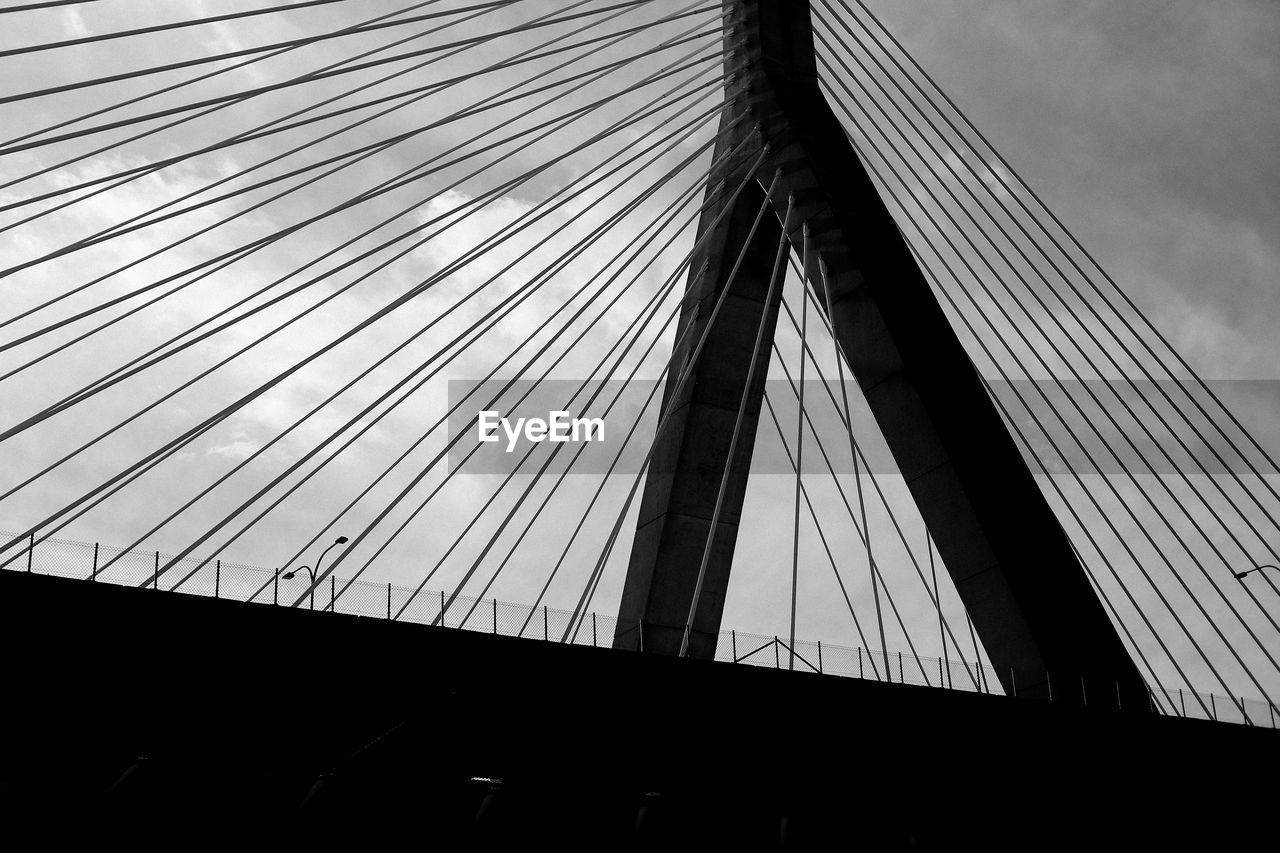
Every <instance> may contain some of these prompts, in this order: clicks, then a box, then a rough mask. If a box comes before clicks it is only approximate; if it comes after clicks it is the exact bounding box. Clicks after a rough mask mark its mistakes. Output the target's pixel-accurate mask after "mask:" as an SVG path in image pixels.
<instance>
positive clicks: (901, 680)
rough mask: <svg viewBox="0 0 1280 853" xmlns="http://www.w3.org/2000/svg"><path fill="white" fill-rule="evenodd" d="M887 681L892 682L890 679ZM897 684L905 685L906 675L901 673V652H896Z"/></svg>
mask: <svg viewBox="0 0 1280 853" xmlns="http://www.w3.org/2000/svg"><path fill="white" fill-rule="evenodd" d="M889 680H890V681H892V680H893V679H892V678H891V679H889ZM898 683H899V684H906V683H907V674H906V673H905V672H903V671H902V652H898Z"/></svg>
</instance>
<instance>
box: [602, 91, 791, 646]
mask: <svg viewBox="0 0 1280 853" xmlns="http://www.w3.org/2000/svg"><path fill="white" fill-rule="evenodd" d="M734 118H735V114H734V110H733V106H732V104H730V106H729V107H727V108H726V110H725V112H724V114H723V115H722V118H721V129H722V131H724V132H722V133H721V135H720V139H719V142H718V143H717V147H716V151H715V157H716V158H717V160H718V159H719V158H720V156H721V155H722V154H725V153H726V152H728V151H730V150H732V149H733V148H734V147H735V146H736V145H738V143H740V142H741V141H742V134H744V133H751V132H752V130H751V127H750V124H749V123H748V122H743V121H738V122H737V123H734ZM743 125H745V127H743ZM735 128H736V131H735V130H734V129H735ZM758 153H759V150H758V148H757V149H756V150H752V151H749V152H748V154H739V155H738V156H737V157H735V158H734V159H733V160H732V161H729V162H727V163H725V164H724V165H723V167H722V168H721V169H720V170H719V174H718V175H713V176H712V181H711V182H710V184H709V186H708V189H707V198H708V200H711V201H713V202H716V200H719V201H718V203H712V204H710V205H708V206H707V208H706V209H705V210H704V211H703V214H702V218H701V221H700V223H699V229H698V234H699V235H700V236H701V235H704V234H706V233H707V231H708V229H711V228H712V225H713V223H714V220H715V219H716V218H717V216H719V214H720V213H721V212H722V211H723V210H724V207H725V205H726V204H727V203H728V202H729V200H730V198H731V197H732V196H733V193H734V191H735V190H736V189H737V188H738V187H739V186H740V185H741V184H742V181H743V178H744V175H745V172H746V169H747V167H749V165H750V164H751V162H752V161H754V160H756V159H757V155H758ZM761 174H763V172H762V173H761ZM764 197H765V190H764V189H763V188H761V186H760V185H759V183H758V182H757V181H756V180H754V179H752V180H750V181H749V182H748V184H747V186H746V187H745V188H744V189H743V191H742V192H741V193H740V194H738V197H737V199H736V201H734V202H733V206H732V209H730V210H729V211H728V212H727V213H726V215H725V216H724V217H723V218H722V219H720V222H719V223H718V224H715V227H714V230H713V231H712V233H711V234H710V235H709V237H708V238H707V240H706V241H705V243H704V246H703V249H702V250H700V253H699V256H698V257H695V258H694V259H693V263H692V264H691V265H690V276H689V282H688V284H687V289H686V294H687V296H686V301H685V303H684V305H683V306H682V309H681V313H680V323H679V326H678V329H679V332H678V334H677V339H678V340H681V341H682V351H681V352H677V354H676V357H675V358H674V359H673V360H672V370H671V372H670V374H669V376H668V379H667V385H666V389H665V393H664V394H663V400H662V410H661V411H664V412H666V411H668V408H670V411H671V415H670V421H669V423H668V424H667V426H666V428H665V429H664V430H663V433H662V435H661V436H659V437H658V440H657V443H656V445H655V448H654V453H653V459H652V461H651V462H650V465H649V473H648V478H647V480H646V482H645V488H644V494H643V496H642V497H641V502H640V515H639V520H638V523H637V528H636V536H635V542H634V544H633V546H632V550H631V561H630V563H629V565H628V568H627V579H626V584H625V586H624V588H623V592H622V603H621V606H620V608H619V612H618V626H617V629H616V633H615V636H614V646H615V647H618V648H628V649H641V648H643V649H644V651H646V652H657V653H659V654H669V655H675V654H678V653H679V651H680V644H681V639H682V636H683V633H684V626H685V621H686V619H687V618H688V615H689V607H690V604H691V602H692V600H693V589H694V585H695V583H696V580H697V576H698V569H699V567H700V565H701V561H702V554H703V550H704V548H705V545H706V542H707V537H708V535H709V533H710V528H711V516H712V513H713V510H714V508H715V504H716V496H717V495H718V493H719V490H720V482H721V478H722V476H723V473H724V470H725V466H726V465H729V466H730V468H731V473H730V478H729V482H728V486H727V488H726V491H725V498H724V503H723V506H722V507H721V511H720V516H719V519H718V523H717V525H716V530H715V533H714V542H713V548H712V551H711V558H710V562H709V563H708V565H707V572H706V577H705V580H704V582H703V587H702V594H701V596H700V598H699V602H698V609H697V612H696V613H695V614H694V619H693V630H692V633H691V636H690V641H689V650H688V654H689V656H690V657H696V658H711V657H714V656H715V651H716V639H717V636H718V634H719V630H720V616H721V613H722V612H723V610H724V597H725V590H726V588H727V586H728V582H729V567H730V564H731V563H732V561H733V549H734V542H735V540H736V539H737V535H738V520H739V516H740V515H741V511H742V501H743V497H744V496H745V494H746V485H747V471H748V469H749V468H750V467H751V452H752V447H753V445H754V443H755V434H756V425H757V421H758V419H759V416H760V408H761V401H762V400H763V397H764V381H765V377H766V376H767V374H768V372H769V347H768V345H767V343H768V342H769V341H771V340H773V332H774V327H775V326H776V324H777V320H778V306H779V305H780V303H781V300H782V288H781V287H777V288H775V290H774V294H773V298H772V299H771V300H770V301H769V302H768V303H767V304H766V302H765V299H766V296H767V295H768V290H769V279H770V277H771V275H772V272H773V263H774V259H775V257H776V255H777V251H778V241H779V238H780V235H779V232H780V230H781V225H780V223H779V221H778V215H777V214H776V213H775V212H774V211H769V212H767V213H766V214H765V216H764V217H763V218H762V219H761V221H760V225H759V226H758V227H757V228H756V231H755V234H754V236H753V237H752V239H751V242H750V243H749V244H748V243H747V237H748V235H749V233H750V231H751V226H752V223H753V222H754V221H755V219H756V216H757V214H758V213H759V210H760V207H761V205H762V204H763V202H764ZM775 200H776V194H775ZM739 254H743V261H742V263H741V265H740V266H739V268H738V272H737V275H736V277H734V279H733V281H732V286H731V287H730V289H729V294H728V296H727V297H726V298H725V301H724V305H723V306H722V307H721V309H720V313H719V315H718V316H717V317H716V321H715V323H714V324H713V325H712V327H711V329H710V331H709V332H707V336H706V343H705V344H704V346H703V349H702V354H701V356H700V357H699V359H698V362H697V364H696V365H695V366H694V369H693V372H692V374H691V376H690V378H689V379H688V380H687V381H686V382H685V384H684V387H683V389H682V390H681V392H680V394H679V396H678V397H677V398H675V399H673V398H672V394H673V392H674V391H675V385H676V381H677V379H678V377H679V375H680V373H681V372H683V370H684V366H685V364H686V363H687V362H688V359H689V357H690V356H691V355H692V350H693V349H694V347H695V346H696V345H697V342H698V340H699V339H700V338H701V337H702V335H703V333H704V330H706V327H707V321H708V320H709V318H710V315H711V312H712V309H713V308H714V306H715V304H716V301H717V300H718V299H719V298H720V294H721V293H722V292H723V291H724V289H725V287H726V285H727V284H728V283H729V281H728V279H729V275H730V272H731V271H732V269H733V267H734V263H735V261H737V259H738V256H739ZM762 320H763V322H764V324H765V337H764V341H765V342H766V345H765V346H763V347H761V352H760V353H759V354H758V357H757V359H756V362H757V363H756V368H755V371H754V374H753V378H752V382H751V387H750V388H745V386H746V381H747V374H748V372H750V367H751V357H752V350H753V344H754V342H755V338H756V333H757V330H758V329H759V326H760V323H761V321H762ZM744 389H745V391H746V393H747V397H748V399H747V407H746V414H745V416H744V418H743V424H742V431H741V435H740V436H739V438H738V444H737V448H736V451H735V452H734V456H733V459H729V458H728V456H729V444H730V438H731V436H732V434H733V428H734V423H735V421H736V420H737V414H738V408H739V405H740V404H741V401H742V394H743V392H744Z"/></svg>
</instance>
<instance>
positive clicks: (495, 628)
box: [493, 598, 498, 634]
mask: <svg viewBox="0 0 1280 853" xmlns="http://www.w3.org/2000/svg"><path fill="white" fill-rule="evenodd" d="M493 633H495V634H496V633H498V599H496V598H495V599H494V600H493Z"/></svg>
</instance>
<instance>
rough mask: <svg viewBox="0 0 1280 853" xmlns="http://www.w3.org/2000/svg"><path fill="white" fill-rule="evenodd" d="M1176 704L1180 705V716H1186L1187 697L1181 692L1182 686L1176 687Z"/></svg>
mask: <svg viewBox="0 0 1280 853" xmlns="http://www.w3.org/2000/svg"><path fill="white" fill-rule="evenodd" d="M1178 704H1179V705H1181V706H1182V716H1183V717H1186V716H1187V697H1186V695H1185V694H1184V693H1183V692H1182V688H1181V687H1179V688H1178Z"/></svg>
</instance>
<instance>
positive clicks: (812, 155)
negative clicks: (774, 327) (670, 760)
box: [617, 0, 1149, 709]
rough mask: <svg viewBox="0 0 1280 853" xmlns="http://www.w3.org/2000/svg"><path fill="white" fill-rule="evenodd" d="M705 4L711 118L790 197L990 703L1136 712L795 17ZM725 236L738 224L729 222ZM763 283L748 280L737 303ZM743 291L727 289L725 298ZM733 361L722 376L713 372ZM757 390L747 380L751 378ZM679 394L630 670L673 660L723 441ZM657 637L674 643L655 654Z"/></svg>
mask: <svg viewBox="0 0 1280 853" xmlns="http://www.w3.org/2000/svg"><path fill="white" fill-rule="evenodd" d="M724 5H725V13H724V25H725V37H726V44H727V45H729V46H730V50H729V51H727V53H728V55H731V56H740V57H741V58H742V60H743V62H744V69H743V71H742V73H741V74H739V75H737V76H736V77H735V78H734V79H733V80H732V82H731V83H730V87H729V91H728V92H727V96H728V98H727V102H728V103H729V104H730V108H734V107H736V108H738V109H740V110H743V111H745V113H746V115H747V116H748V117H749V118H750V120H751V122H753V123H755V124H756V125H758V127H759V128H760V134H759V137H758V141H757V144H758V145H764V144H768V146H769V155H768V157H767V158H766V161H765V164H764V166H763V167H762V168H761V173H762V174H768V175H772V174H773V173H774V171H775V170H778V172H779V174H780V181H779V183H780V185H781V187H782V191H781V192H780V193H777V197H780V198H786V197H788V196H790V197H792V198H794V200H795V210H794V212H795V214H796V216H795V218H794V220H793V221H794V222H795V223H796V224H797V226H798V225H799V223H802V222H804V223H807V224H808V225H809V230H810V248H811V253H810V268H809V269H808V270H806V277H807V278H808V281H809V283H810V286H813V287H815V288H816V289H817V295H818V298H819V302H822V303H825V302H826V297H825V293H824V289H823V279H822V278H821V277H820V276H819V274H818V267H817V259H818V258H820V259H821V262H822V263H823V264H824V267H825V271H826V279H827V282H828V284H829V286H830V291H831V312H830V313H831V320H832V325H833V327H834V329H835V334H836V337H837V339H838V340H839V342H840V346H841V348H842V349H843V351H844V354H845V357H846V359H847V360H848V362H849V367H850V371H851V373H852V374H853V376H854V378H855V379H856V381H857V382H858V385H859V387H860V388H861V390H862V394H863V396H864V397H865V399H866V400H867V403H868V405H869V407H870V409H871V412H872V414H873V415H874V416H875V418H876V421H877V423H878V425H879V427H880V430H881V432H882V433H883V434H884V437H885V439H886V441H887V443H888V445H889V449H890V450H891V451H892V453H893V456H894V459H895V461H896V463H897V466H898V469H899V471H900V472H901V474H902V476H903V478H904V479H905V481H906V484H907V486H908V487H909V489H910V491H911V494H912V497H913V499H914V501H915V503H916V505H917V507H918V508H919V510H920V513H921V515H922V516H923V518H924V520H925V523H926V524H927V525H928V527H929V530H930V532H931V534H932V535H933V538H934V542H935V544H936V546H937V550H938V553H939V554H940V555H941V557H942V560H943V562H944V564H945V565H946V568H947V571H948V572H949V573H950V575H951V578H952V580H953V582H954V584H955V586H956V589H957V591H958V592H959V594H960V597H961V599H962V600H963V601H964V604H965V607H966V608H967V609H968V611H969V615H970V616H971V618H972V619H973V623H974V626H975V627H976V629H977V632H978V634H979V636H980V637H981V638H982V642H983V645H984V646H985V647H986V651H987V654H988V656H989V657H990V659H991V662H992V664H993V665H994V667H995V670H996V672H997V674H998V676H999V678H1000V679H1001V681H1002V682H1003V683H1004V687H1005V690H1006V691H1007V692H1011V691H1012V690H1013V685H1014V683H1016V684H1017V690H1018V693H1019V695H1021V696H1037V695H1039V696H1046V697H1047V696H1048V684H1049V681H1048V679H1049V674H1050V673H1052V675H1053V678H1054V684H1055V690H1054V699H1055V700H1057V701H1074V702H1082V701H1083V699H1084V691H1083V689H1082V688H1081V687H1080V686H1079V685H1082V684H1086V683H1087V684H1107V685H1113V686H1117V685H1118V687H1115V693H1116V695H1118V698H1119V700H1120V702H1121V704H1122V705H1123V706H1124V707H1125V708H1129V709H1144V708H1147V707H1149V706H1148V695H1147V690H1146V685H1145V683H1144V681H1143V679H1142V677H1141V675H1140V674H1139V673H1138V671H1137V669H1136V667H1135V666H1134V664H1133V662H1132V660H1131V659H1130V658H1129V655H1128V652H1127V651H1126V649H1125V647H1124V644H1123V643H1122V642H1121V641H1120V638H1119V635H1118V634H1117V633H1116V630H1115V628H1114V627H1113V626H1112V624H1111V622H1110V620H1109V618H1108V617H1107V615H1106V612H1105V611H1104V610H1103V608H1102V605H1101V603H1100V602H1099V600H1098V598H1097V596H1096V595H1095V593H1094V591H1093V588H1092V587H1091V585H1090V583H1089V580H1088V578H1087V576H1086V574H1085V571H1084V568H1083V567H1082V565H1081V564H1080V562H1079V560H1078V559H1077V557H1076V554H1075V552H1074V550H1073V549H1072V546H1071V543H1070V541H1069V540H1068V538H1067V535H1066V533H1065V531H1064V530H1063V529H1062V527H1061V525H1060V524H1059V522H1058V520H1057V518H1056V517H1055V516H1054V514H1053V512H1052V510H1051V509H1050V507H1049V505H1048V502H1047V501H1046V499H1045V497H1044V495H1043V494H1042V493H1041V491H1040V488H1039V486H1038V485H1037V483H1036V481H1035V478H1034V477H1033V476H1032V474H1031V472H1030V469H1029V468H1028V467H1027V464H1026V462H1025V460H1024V459H1023V458H1022V455H1021V453H1020V452H1019V450H1018V448H1017V446H1016V444H1015V443H1014V441H1013V438H1012V436H1011V435H1010V433H1009V430H1008V428H1007V427H1006V426H1005V424H1004V422H1003V421H1002V419H1001V417H1000V414H999V412H998V411H997V409H996V407H995V405H994V403H993V402H992V400H991V399H990V398H989V396H988V394H987V391H986V389H985V386H984V384H983V382H982V378H981V377H980V376H979V374H978V372H977V369H976V368H975V367H974V366H973V364H972V362H971V361H970V360H969V357H968V354H967V353H966V352H965V350H964V348H963V347H962V346H961V344H960V341H959V339H958V338H957V336H956V333H955V331H954V330H953V329H952V327H951V323H950V321H949V320H948V319H947V316H946V314H945V313H944V312H943V310H942V308H941V306H940V305H939V303H938V300H937V298H936V297H935V296H934V294H933V291H932V289H931V287H930V285H929V283H928V281H927V279H926V278H925V276H924V274H923V273H922V271H921V270H920V268H919V267H918V266H917V265H916V263H915V259H914V257H913V256H912V253H911V251H910V249H909V247H908V246H907V243H906V241H905V240H904V239H903V237H902V234H901V232H900V231H899V230H898V226H897V224H896V223H895V222H894V220H893V217H892V216H891V214H890V213H889V210H888V208H887V207H886V205H885V203H884V201H883V200H882V199H881V197H880V195H879V191H878V190H877V189H876V186H875V184H874V182H873V181H872V180H871V178H870V176H869V174H868V173H867V171H866V169H865V168H864V167H863V165H862V163H861V162H860V160H859V159H858V156H857V154H856V152H855V151H854V149H853V147H852V146H851V145H850V143H849V141H848V138H847V137H846V136H845V132H844V129H843V127H842V126H841V125H840V123H839V121H838V120H837V119H836V117H835V115H834V114H833V113H832V111H831V108H830V107H829V105H828V104H827V101H826V98H825V97H824V95H823V94H822V91H821V89H820V88H819V83H818V73H817V60H816V58H815V54H814V44H813V25H812V22H811V19H810V15H809V4H808V2H807V0H725V3H724ZM748 147H749V146H748ZM759 150H760V149H759V148H757V149H756V152H752V153H758V151H759ZM741 220H742V214H741V213H738V214H737V218H736V219H735V221H737V222H739V223H740V222H741ZM736 227H737V229H738V230H734V229H733V228H732V227H730V228H728V229H726V231H725V232H724V234H723V235H717V237H723V242H722V244H721V246H720V248H719V249H718V250H716V251H715V256H716V257H720V258H723V257H724V256H726V255H727V256H729V257H732V254H731V253H732V252H735V251H736V247H735V246H734V244H733V242H732V241H733V239H734V235H735V234H737V233H740V229H741V225H740V224H739V225H738V226H736ZM775 227H776V226H775ZM776 234H777V232H776V231H774V237H775V239H776ZM798 235H799V228H798V227H797V229H796V232H795V233H794V234H792V235H789V236H790V238H791V239H792V241H793V247H794V248H796V249H797V250H799V249H800V246H799V245H797V244H798V242H799V241H798ZM753 251H757V253H758V250H756V249H755V247H753ZM755 264H757V265H758V264H759V260H757V261H756V262H755ZM753 268H756V269H758V268H759V267H758V266H756V265H753ZM717 280H718V279H717V278H714V277H711V276H709V277H708V279H707V281H708V282H712V281H717ZM764 284H767V282H762V279H760V278H757V279H756V281H755V283H754V286H755V287H756V288H757V289H758V288H760V287H762V286H763V285H764ZM708 286H710V285H708ZM735 289H736V285H735ZM748 292H749V291H747V290H746V289H745V288H744V290H743V291H741V292H740V296H739V298H740V299H745V298H747V297H746V294H747V293H748ZM770 310H772V308H770ZM691 313H692V316H691V317H688V318H686V321H687V322H696V320H697V316H699V315H698V314H697V312H691ZM751 316H757V317H758V312H757V313H756V314H755V315H751ZM751 316H748V312H743V311H741V310H740V309H739V310H737V311H735V314H734V319H729V321H728V322H727V323H724V325H723V326H720V327H719V328H718V329H717V330H716V332H715V334H716V335H717V336H718V340H717V343H716V348H715V350H714V351H713V350H710V349H709V350H708V352H706V353H705V354H704V356H703V363H704V367H703V368H702V370H703V371H706V373H707V375H708V376H722V377H735V376H736V377H741V376H745V374H746V370H747V364H746V363H745V361H746V360H747V358H744V357H743V354H742V347H743V346H744V345H746V344H744V342H749V341H750V339H751V335H750V334H749V333H747V332H746V331H745V330H746V329H754V323H753V321H752V320H751ZM721 322H723V320H722V321H721ZM726 338H729V340H726ZM735 346H736V353H737V357H738V358H739V359H740V361H739V362H738V363H737V364H732V363H728V361H727V360H731V359H732V358H734V355H735ZM748 357H749V353H748ZM758 376H759V378H760V379H761V380H763V377H764V370H760V371H759V373H758ZM690 393H691V394H693V395H694V399H695V400H697V401H699V402H698V403H697V404H695V406H693V407H690V408H689V409H688V410H687V411H686V412H685V413H684V415H683V417H682V419H681V421H680V424H679V428H678V429H676V430H671V431H668V433H667V434H666V435H664V436H663V437H662V441H661V445H660V448H659V453H660V458H661V467H658V468H656V469H654V471H653V472H651V474H650V477H649V482H648V483H646V490H645V495H644V502H643V504H642V508H641V516H640V529H639V531H638V532H637V537H636V545H635V550H634V551H633V554H632V560H631V565H630V568H629V574H628V577H627V583H626V588H625V591H624V594H623V606H622V610H621V614H620V616H621V621H620V625H619V635H618V639H617V644H619V645H626V646H628V647H635V646H638V643H632V642H628V641H627V640H626V639H625V637H626V635H627V632H629V631H631V632H634V631H636V630H637V629H636V626H637V624H638V620H639V619H640V618H643V619H644V620H645V622H646V633H645V644H644V647H645V650H646V651H649V650H656V651H660V652H667V653H674V652H675V650H676V649H678V647H679V642H678V633H679V630H678V626H680V625H682V624H683V620H684V617H685V614H686V613H687V609H688V601H689V591H690V590H691V589H692V586H693V583H694V578H695V577H696V575H697V570H698V558H700V555H701V551H702V547H703V544H704V542H705V535H706V521H705V515H703V512H704V510H705V511H706V515H709V507H710V503H708V500H710V501H711V502H713V501H714V497H715V489H714V481H715V480H716V478H718V476H719V475H720V472H721V471H722V470H723V468H722V463H723V460H722V459H721V458H720V457H719V456H717V455H716V449H717V448H720V449H721V451H722V452H723V448H724V446H725V445H726V444H727V442H728V436H727V429H726V428H725V427H724V426H723V425H724V424H725V423H726V418H727V423H728V424H729V428H731V426H732V413H730V412H720V413H718V414H717V415H713V412H714V411H715V410H717V409H718V406H719V405H723V400H720V401H718V402H713V401H712V400H711V399H709V398H707V397H706V396H705V395H704V396H701V397H700V396H699V393H700V392H699V391H698V390H697V386H696V385H695V386H694V387H693V389H691V391H690ZM681 402H682V404H683V401H681ZM753 402H755V403H758V400H753ZM754 411H755V410H754V409H753V412H754ZM717 417H718V418H719V420H716V418H717ZM752 427H753V428H752V430H751V433H750V435H746V436H744V441H743V447H741V448H740V451H742V452H744V453H745V459H744V458H739V459H735V460H734V465H735V469H734V470H735V478H734V480H733V482H732V483H731V488H732V489H733V490H734V492H733V502H732V503H731V507H732V508H733V510H734V511H733V512H732V513H731V514H729V515H728V516H726V519H725V522H724V523H722V525H721V529H719V530H717V532H716V544H717V551H716V552H715V554H714V556H713V560H712V570H711V571H710V572H709V576H708V585H707V586H706V587H705V589H706V590H707V598H708V600H707V601H706V602H705V604H706V606H705V608H700V609H699V612H698V619H697V620H695V627H696V628H697V630H698V632H699V637H700V639H701V645H699V646H698V647H697V653H698V654H700V655H701V656H708V654H709V653H708V651H707V649H708V648H710V649H711V650H712V651H714V636H715V632H716V631H718V628H719V621H718V620H719V614H720V612H721V610H722V606H723V595H724V589H725V585H726V584H727V580H728V570H729V562H730V560H731V559H732V555H733V533H734V532H736V527H737V510H738V509H740V508H741V504H742V494H741V490H742V489H743V487H745V481H746V467H745V464H744V463H746V462H749V458H750V446H751V441H750V439H751V438H752V437H754V421H753V422H752ZM699 519H701V520H702V521H701V526H699V524H698V520H699ZM855 556H857V555H851V558H852V557H855ZM858 559H862V558H861V557H858ZM850 561H851V562H852V559H851V560H850ZM681 602H683V608H682V607H681ZM704 611H705V613H704ZM672 619H675V620H676V622H675V623H673V622H672V621H671V620H672ZM650 620H652V621H653V623H654V628H653V630H654V632H655V633H654V636H653V639H650V634H649V628H648V623H649V622H650ZM665 631H669V632H674V634H675V635H676V636H677V639H676V640H674V641H673V640H670V639H667V640H666V641H665V642H664V641H663V640H661V639H660V637H662V636H664V635H663V633H662V632H665ZM708 640H710V645H708Z"/></svg>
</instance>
